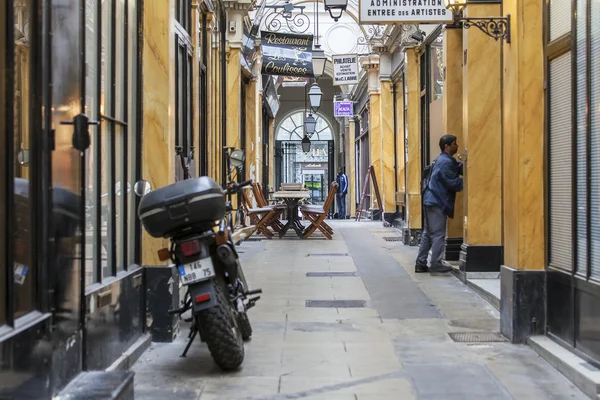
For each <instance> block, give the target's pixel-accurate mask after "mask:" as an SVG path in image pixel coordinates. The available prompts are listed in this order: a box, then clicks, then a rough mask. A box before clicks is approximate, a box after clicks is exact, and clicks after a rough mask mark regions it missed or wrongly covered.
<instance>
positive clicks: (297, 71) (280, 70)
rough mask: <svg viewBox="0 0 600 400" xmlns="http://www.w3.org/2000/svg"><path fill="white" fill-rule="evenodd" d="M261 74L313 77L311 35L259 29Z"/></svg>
mask: <svg viewBox="0 0 600 400" xmlns="http://www.w3.org/2000/svg"><path fill="white" fill-rule="evenodd" d="M261 45H262V46H261V47H262V54H263V63H262V70H261V72H262V73H263V74H267V75H279V76H300V77H313V76H314V74H313V67H312V48H313V36H312V35H297V34H292V33H279V32H268V31H261Z"/></svg>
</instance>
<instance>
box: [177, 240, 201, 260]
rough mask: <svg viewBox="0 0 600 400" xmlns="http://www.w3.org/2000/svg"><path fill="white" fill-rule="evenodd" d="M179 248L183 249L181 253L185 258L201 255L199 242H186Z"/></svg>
mask: <svg viewBox="0 0 600 400" xmlns="http://www.w3.org/2000/svg"><path fill="white" fill-rule="evenodd" d="M179 248H180V249H181V252H182V253H183V255H184V256H186V257H189V256H193V255H194V254H198V253H200V242H198V241H197V240H192V241H189V242H184V243H181V244H180V245H179Z"/></svg>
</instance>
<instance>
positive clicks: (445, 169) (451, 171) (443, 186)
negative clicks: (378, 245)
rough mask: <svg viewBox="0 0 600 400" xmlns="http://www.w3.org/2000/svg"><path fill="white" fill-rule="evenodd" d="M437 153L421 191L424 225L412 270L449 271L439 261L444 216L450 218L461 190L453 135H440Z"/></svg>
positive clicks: (443, 240) (444, 236)
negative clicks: (429, 261) (425, 186)
mask: <svg viewBox="0 0 600 400" xmlns="http://www.w3.org/2000/svg"><path fill="white" fill-rule="evenodd" d="M440 150H442V152H441V154H440V155H439V156H438V157H437V158H436V160H435V162H434V164H433V167H432V171H431V177H430V179H429V185H428V187H427V189H426V190H425V191H424V193H422V195H423V206H424V212H425V218H424V219H425V228H424V229H423V234H422V236H421V244H420V246H419V254H418V255H417V262H416V265H415V272H449V271H451V270H452V267H451V266H449V265H447V264H446V265H444V264H443V263H442V257H443V255H444V249H445V247H446V240H445V239H446V222H447V218H454V200H455V199H456V192H460V191H462V190H463V179H462V178H461V177H460V175H462V169H463V165H462V163H459V162H458V161H456V160H455V159H454V157H453V156H454V155H455V154H456V152H457V151H458V144H457V143H456V136H454V135H444V136H442V137H441V138H440ZM430 249H431V266H430V267H429V268H428V267H427V255H428V254H429V250H430Z"/></svg>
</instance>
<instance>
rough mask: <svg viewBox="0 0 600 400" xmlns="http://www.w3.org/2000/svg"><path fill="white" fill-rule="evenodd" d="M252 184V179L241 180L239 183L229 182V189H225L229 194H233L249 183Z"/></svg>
mask: <svg viewBox="0 0 600 400" xmlns="http://www.w3.org/2000/svg"><path fill="white" fill-rule="evenodd" d="M250 184H252V179H249V180H247V181H244V182H240V183H237V182H229V183H228V184H227V189H225V192H226V193H227V194H233V193H237V192H239V191H240V190H241V189H243V188H244V187H246V186H248V185H250Z"/></svg>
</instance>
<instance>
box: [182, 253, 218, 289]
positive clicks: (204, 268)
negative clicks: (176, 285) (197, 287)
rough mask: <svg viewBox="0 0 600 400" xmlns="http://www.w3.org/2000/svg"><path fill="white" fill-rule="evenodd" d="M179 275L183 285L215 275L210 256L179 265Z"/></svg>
mask: <svg viewBox="0 0 600 400" xmlns="http://www.w3.org/2000/svg"><path fill="white" fill-rule="evenodd" d="M179 276H180V277H181V282H182V283H183V284H184V285H189V284H190V283H194V282H199V281H204V280H206V279H210V278H212V277H213V276H215V267H214V265H213V262H212V260H211V259H210V258H205V259H203V260H197V261H194V262H191V263H189V264H183V265H180V266H179Z"/></svg>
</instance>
